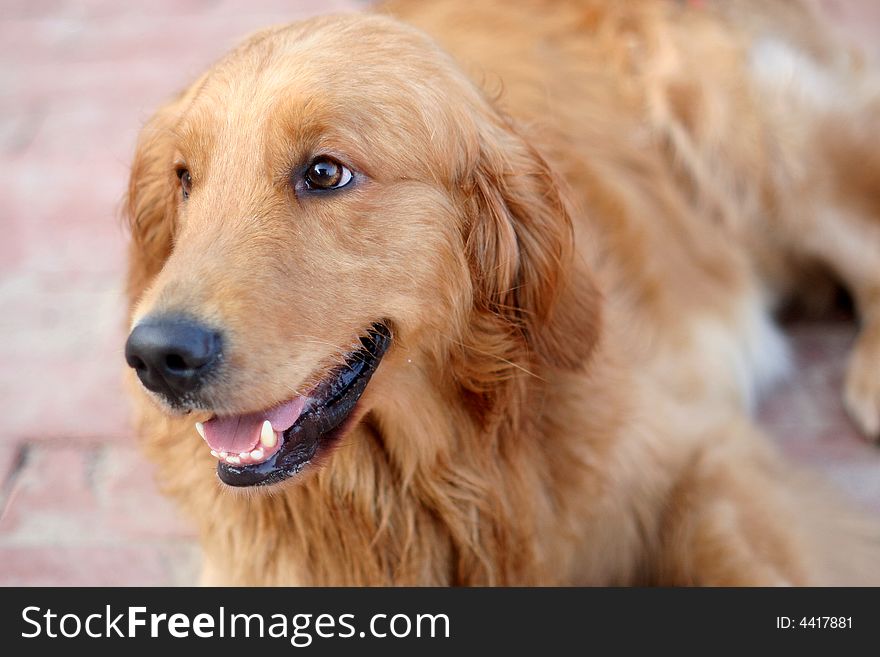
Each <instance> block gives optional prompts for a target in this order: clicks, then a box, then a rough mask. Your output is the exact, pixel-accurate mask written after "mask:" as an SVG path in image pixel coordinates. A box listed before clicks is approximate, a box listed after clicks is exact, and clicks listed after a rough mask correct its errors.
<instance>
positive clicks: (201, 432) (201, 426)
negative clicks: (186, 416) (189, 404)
mask: <svg viewBox="0 0 880 657" xmlns="http://www.w3.org/2000/svg"><path fill="white" fill-rule="evenodd" d="M196 431H198V432H199V435H200V436H201V437H202V440H204V439H205V425H204V424H202V423H201V422H196Z"/></svg>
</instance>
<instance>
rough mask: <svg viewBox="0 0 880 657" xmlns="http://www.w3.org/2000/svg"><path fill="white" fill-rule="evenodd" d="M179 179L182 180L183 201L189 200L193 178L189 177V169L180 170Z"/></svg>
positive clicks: (178, 172) (178, 171)
mask: <svg viewBox="0 0 880 657" xmlns="http://www.w3.org/2000/svg"><path fill="white" fill-rule="evenodd" d="M177 177H178V178H180V191H181V193H182V194H183V200H184V201H185V200H186V199H188V198H189V192H190V190H191V189H192V176H191V175H189V170H187V169H178V170H177Z"/></svg>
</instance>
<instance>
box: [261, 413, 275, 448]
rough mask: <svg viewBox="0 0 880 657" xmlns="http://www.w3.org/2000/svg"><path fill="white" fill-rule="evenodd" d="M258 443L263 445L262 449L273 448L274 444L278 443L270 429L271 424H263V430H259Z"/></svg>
mask: <svg viewBox="0 0 880 657" xmlns="http://www.w3.org/2000/svg"><path fill="white" fill-rule="evenodd" d="M260 442H261V443H263V446H264V447H269V448H270V449H271V448H272V447H275V444H276V443H277V442H278V436H276V435H275V429H273V428H272V423H271V422H269V420H266V421H265V422H263V428H262V429H260Z"/></svg>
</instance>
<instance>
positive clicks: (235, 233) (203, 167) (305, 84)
mask: <svg viewBox="0 0 880 657" xmlns="http://www.w3.org/2000/svg"><path fill="white" fill-rule="evenodd" d="M128 213H129V216H130V221H131V228H132V236H133V239H132V248H131V257H130V270H129V293H130V298H131V299H132V304H133V305H132V315H133V320H132V331H131V334H130V336H129V338H128V342H127V344H126V357H127V361H128V363H129V365H130V366H131V367H132V368H133V369H134V370H135V371H136V373H137V375H138V377H139V379H140V381H141V382H142V384H143V386H144V387H145V388H146V389H147V391H148V394H150V395H151V396H152V397H153V399H154V401H155V402H157V403H159V404H160V405H161V406H162V407H163V408H164V409H165V410H166V411H167V412H169V413H175V412H178V413H179V412H190V411H195V412H198V413H200V414H202V415H203V416H204V420H205V421H204V422H200V423H198V425H197V426H198V430H199V432H200V433H201V434H202V436H203V438H204V439H205V440H206V441H207V442H208V445H209V447H210V449H212V451H213V452H214V453H215V455H216V456H217V457H218V459H219V462H220V465H219V469H218V472H219V474H220V477H221V479H223V480H224V481H226V482H227V483H229V484H232V485H259V484H269V483H274V482H276V481H279V480H281V479H285V478H287V477H289V476H291V475H292V474H295V473H296V472H299V471H300V470H301V469H302V468H303V467H304V466H305V465H307V464H308V463H309V462H310V461H311V460H312V459H313V458H314V457H315V456H316V455H317V454H318V453H319V452H320V450H322V449H325V448H326V447H328V446H329V445H331V444H332V443H333V442H334V441H335V440H338V438H339V436H340V435H342V434H343V433H344V432H345V431H347V430H348V429H349V428H350V427H351V426H353V425H354V424H356V423H357V422H358V421H359V420H360V419H361V418H362V417H363V416H364V414H365V413H366V412H367V411H368V410H369V403H367V397H368V396H364V398H363V399H361V396H362V393H364V391H365V389H366V388H367V385H368V383H369V382H370V380H371V377H372V376H373V375H374V373H375V375H376V377H377V378H379V377H382V376H391V371H393V369H394V367H396V366H397V361H399V360H402V359H401V358H397V359H395V354H398V353H400V354H402V353H404V351H405V353H406V354H408V355H410V356H411V355H412V354H425V355H426V358H427V355H428V354H430V355H431V358H432V362H435V363H442V362H444V359H446V362H448V363H449V366H448V369H449V370H450V372H449V377H447V378H450V379H451V381H452V383H454V385H456V386H458V387H459V388H460V389H461V390H463V391H466V392H467V393H470V394H473V395H477V396H478V397H479V398H480V399H481V400H483V401H482V402H481V403H484V404H486V405H491V399H492V391H493V389H494V388H495V387H496V386H498V385H499V381H501V380H503V379H504V377H505V376H507V375H508V369H509V368H510V367H511V366H517V367H519V368H521V369H525V370H530V371H534V370H536V369H540V370H543V369H546V368H551V369H552V368H577V367H582V366H583V363H584V360H585V358H586V356H587V354H588V353H589V351H590V348H591V346H592V343H593V340H594V338H595V326H596V306H597V304H596V294H595V291H594V289H593V287H592V285H591V284H590V282H589V278H588V277H587V276H585V275H577V276H575V275H572V272H573V271H575V268H573V266H572V254H571V250H572V235H571V222H570V219H569V216H568V211H567V208H566V203H565V201H564V199H563V197H562V196H561V194H560V191H559V188H558V186H557V184H556V182H555V180H554V175H553V173H552V172H551V171H550V169H549V168H548V166H547V164H546V162H545V161H544V160H543V159H542V158H541V156H540V155H539V154H538V153H537V151H536V150H535V149H533V148H532V147H531V146H530V145H529V144H528V143H527V142H526V141H525V140H524V139H523V138H522V137H520V136H519V135H518V134H517V132H516V130H515V129H514V128H513V126H512V125H511V123H510V122H509V121H508V120H507V119H506V118H505V117H504V116H502V115H501V114H500V113H499V112H498V111H496V109H494V108H493V106H492V104H491V103H490V102H488V101H487V100H486V99H485V98H484V97H483V95H482V94H481V93H480V92H479V90H478V89H477V88H476V87H475V86H474V85H473V84H472V83H471V82H470V81H469V80H468V79H467V78H466V77H465V76H464V75H463V74H462V73H461V72H460V71H459V69H458V68H457V67H456V66H455V65H454V64H453V62H452V61H451V60H450V58H449V57H448V56H447V55H445V54H444V53H443V52H442V51H440V50H439V49H438V48H437V47H436V46H435V45H434V44H433V43H432V42H431V41H430V39H428V38H427V37H426V36H424V35H423V34H421V33H420V32H417V31H416V30H413V29H411V28H409V27H406V26H403V25H401V24H399V23H396V22H394V21H392V20H390V19H386V18H383V17H377V16H345V17H338V16H337V17H329V18H328V17H325V18H320V19H315V20H312V21H308V22H306V23H302V24H298V25H294V26H290V27H282V28H273V29H270V30H267V31H265V32H262V33H259V34H257V35H255V36H254V37H252V38H251V39H250V40H248V41H247V42H246V43H245V44H243V45H242V46H241V47H239V48H238V49H236V50H235V51H233V52H232V53H230V54H229V55H228V56H227V57H225V58H224V59H223V60H221V61H220V62H219V63H218V64H217V65H215V66H214V67H213V68H212V69H211V70H210V71H208V73H206V74H205V75H204V76H203V77H202V78H201V79H199V80H198V81H197V82H196V83H195V84H193V85H192V87H190V88H189V89H188V90H186V91H185V92H184V93H183V94H182V95H181V96H179V97H178V98H177V99H175V100H174V101H173V102H171V103H170V104H169V105H167V106H165V107H164V108H162V109H161V110H159V112H158V113H157V114H156V115H155V116H154V117H153V119H152V120H151V121H150V122H149V123H148V124H147V125H146V126H145V128H144V130H143V132H142V135H141V139H140V142H139V145H138V149H137V153H136V156H135V161H134V164H133V167H132V174H131V181H130V188H129V195H128ZM403 360H405V359H403ZM380 363H381V365H382V367H381V368H380ZM438 367H441V366H440V365H438ZM444 376H445V375H444ZM441 378H444V377H441V376H440V373H439V372H438V380H439V379H441ZM372 403H376V400H374V401H373V402H372Z"/></svg>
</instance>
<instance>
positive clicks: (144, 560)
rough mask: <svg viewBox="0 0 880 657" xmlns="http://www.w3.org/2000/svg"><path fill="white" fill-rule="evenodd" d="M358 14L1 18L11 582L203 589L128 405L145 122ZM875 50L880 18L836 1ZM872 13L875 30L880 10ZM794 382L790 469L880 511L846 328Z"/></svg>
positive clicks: (0, 569) (280, 10)
mask: <svg viewBox="0 0 880 657" xmlns="http://www.w3.org/2000/svg"><path fill="white" fill-rule="evenodd" d="M361 4H362V3H361V2H358V1H357V0H333V1H328V0H325V1H324V2H322V3H312V2H308V1H306V0H259V1H257V2H247V3H244V2H232V1H231V0H174V2H169V1H167V0H161V1H156V2H150V3H143V4H142V5H140V6H135V3H120V2H111V1H110V0H84V1H82V2H72V1H70V0H28V1H26V2H25V1H23V0H6V1H5V2H3V7H2V10H0V508H2V509H3V511H2V515H0V584H110V585H116V584H120V585H121V584H173V583H186V582H189V581H191V580H192V577H193V573H194V572H195V564H196V561H197V554H196V550H195V546H194V540H193V536H192V533H191V531H190V530H188V528H187V527H186V525H185V523H184V522H182V521H181V520H180V519H179V518H178V517H177V515H176V514H175V510H174V509H173V507H172V506H171V505H170V504H169V503H168V502H167V501H165V500H164V499H163V498H162V497H161V496H160V495H159V494H158V493H157V492H156V490H155V486H154V484H153V481H152V475H151V469H150V467H149V466H148V465H147V464H146V463H145V462H144V461H143V459H142V458H141V457H140V456H139V453H138V451H137V449H136V446H135V445H134V444H133V440H132V438H131V436H130V432H129V431H128V429H127V427H126V403H125V400H124V397H123V395H122V393H121V391H120V385H119V374H120V366H121V364H122V362H123V361H122V344H123V331H122V325H123V318H122V314H121V309H122V307H123V303H122V298H121V285H120V279H121V269H122V264H123V255H124V243H125V234H124V231H123V230H122V228H121V225H120V222H119V220H118V213H117V209H118V205H119V200H120V197H121V194H122V190H123V189H124V187H125V180H126V175H127V163H128V161H129V160H130V157H131V153H132V147H133V143H134V139H135V136H136V133H137V130H138V127H139V125H140V124H141V123H142V121H143V120H144V119H145V118H146V117H147V116H148V115H149V113H150V111H151V110H152V109H153V108H155V107H156V106H157V104H158V103H159V102H160V101H161V100H162V99H163V98H165V97H167V96H168V95H170V94H171V93H173V92H174V91H175V90H177V89H178V88H180V87H181V86H182V85H183V84H184V83H185V82H186V81H188V80H190V79H192V78H193V77H194V76H195V75H196V74H197V73H198V72H200V71H201V70H202V69H203V67H205V66H206V65H207V64H208V63H209V62H210V61H211V60H212V59H214V58H215V57H216V56H218V55H219V54H221V53H222V52H223V51H225V50H226V49H227V48H228V47H229V46H231V45H232V44H233V43H234V42H235V41H236V40H237V38H238V37H240V36H241V35H243V34H245V33H247V32H248V31H250V30H253V29H255V28H257V27H260V26H263V25H268V24H271V23H275V22H282V21H288V20H291V19H295V18H297V17H301V16H304V15H307V14H309V13H314V12H315V11H317V10H318V8H320V10H321V11H330V10H333V9H351V8H354V7H357V6H359V5H361ZM827 4H828V6H829V7H832V8H836V9H835V10H836V11H837V12H839V14H840V15H841V16H843V17H844V19H845V20H847V21H848V22H849V23H850V24H851V25H853V26H854V27H853V28H852V33H853V34H855V35H856V36H859V37H862V38H864V39H866V40H870V38H871V37H872V36H876V35H877V34H880V16H878V13H880V12H878V11H877V4H876V3H872V2H871V1H870V0H866V1H865V3H864V4H861V5H859V3H858V0H849V1H844V0H837V1H835V2H828V3H827ZM871 12H873V14H872V13H871ZM794 335H795V344H796V345H797V346H798V349H799V353H800V354H801V355H800V364H801V366H802V367H801V368H800V369H799V371H798V374H797V376H796V377H795V379H794V380H793V381H792V382H791V383H789V384H788V385H787V386H786V387H785V388H783V389H780V390H779V391H778V393H777V394H776V395H775V397H774V398H773V399H771V400H769V401H768V403H767V405H766V407H765V409H764V418H765V422H766V423H767V424H768V426H770V427H771V428H772V429H773V431H774V433H775V434H776V435H777V436H778V439H779V442H780V443H781V445H782V446H783V447H784V448H785V449H786V451H787V452H788V453H789V454H791V456H792V458H794V459H796V460H799V461H802V462H806V463H811V464H816V465H819V466H821V467H822V468H823V469H825V470H826V471H827V472H828V473H829V474H830V475H831V476H832V477H834V478H835V479H836V480H837V481H838V482H839V483H840V484H841V485H842V486H843V487H844V488H846V489H847V490H849V491H851V492H852V493H853V494H854V495H855V496H857V497H859V498H861V499H862V500H863V501H864V502H865V503H866V504H868V505H869V506H871V507H872V508H873V509H874V510H875V511H877V512H878V513H880V477H878V476H877V475H878V474H880V450H878V449H876V448H872V447H869V446H868V445H866V444H864V443H863V442H862V441H861V439H859V438H858V437H857V436H856V435H855V434H854V433H853V432H852V430H851V429H850V427H849V424H848V423H847V421H846V418H845V417H844V416H843V414H842V410H841V408H840V403H839V401H838V390H839V387H840V379H841V376H842V363H843V357H844V354H845V352H846V349H847V346H848V344H849V343H850V342H851V340H852V338H853V335H854V329H853V328H852V327H851V326H850V325H848V324H846V323H840V322H837V323H824V324H815V323H807V324H803V323H802V324H799V325H797V326H796V327H795V328H794Z"/></svg>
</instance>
